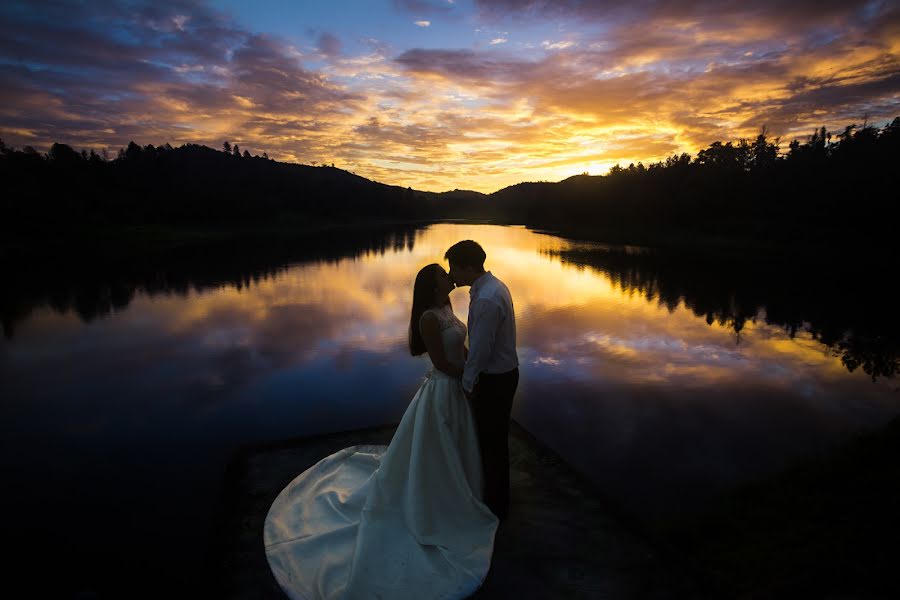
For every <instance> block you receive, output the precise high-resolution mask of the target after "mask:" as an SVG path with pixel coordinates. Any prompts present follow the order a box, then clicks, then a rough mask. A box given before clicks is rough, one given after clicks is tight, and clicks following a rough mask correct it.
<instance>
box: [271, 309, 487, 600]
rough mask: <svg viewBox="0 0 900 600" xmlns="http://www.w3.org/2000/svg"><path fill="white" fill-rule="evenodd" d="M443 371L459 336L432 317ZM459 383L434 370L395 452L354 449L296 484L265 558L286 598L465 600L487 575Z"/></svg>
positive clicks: (281, 501)
mask: <svg viewBox="0 0 900 600" xmlns="http://www.w3.org/2000/svg"><path fill="white" fill-rule="evenodd" d="M434 312H435V314H436V315H437V316H438V320H439V321H440V323H441V336H442V339H443V343H444V350H445V352H446V354H447V357H448V359H449V360H450V361H451V362H452V363H454V364H457V365H459V366H462V365H463V363H464V354H463V345H464V340H465V336H466V326H465V325H463V324H462V323H461V322H460V321H459V319H457V318H456V317H455V316H454V314H453V311H452V310H451V309H450V307H449V306H447V307H444V308H442V309H437V310H435V311H434ZM481 482H482V471H481V457H480V454H479V450H478V442H477V438H476V434H475V422H474V421H473V418H472V414H471V412H470V410H469V405H468V402H467V401H466V398H465V396H464V395H463V391H462V386H461V384H460V380H459V379H457V378H453V377H450V376H448V375H446V374H444V373H442V372H440V371H438V370H437V369H432V371H431V372H430V373H429V375H428V377H427V378H426V380H425V382H424V383H423V384H422V386H421V387H420V388H419V390H418V392H416V395H415V397H414V398H413V400H412V402H411V403H410V405H409V407H408V408H407V409H406V413H405V414H404V415H403V419H402V420H401V422H400V425H399V427H398V428H397V431H396V433H394V437H393V439H392V440H391V444H390V446H353V447H350V448H345V449H344V450H341V451H339V452H336V453H335V454H332V455H331V456H328V457H327V458H324V459H322V460H321V461H319V462H318V463H317V464H315V465H314V466H313V467H311V468H310V469H308V470H307V471H305V472H304V473H302V474H301V475H299V476H298V477H297V478H296V479H294V480H293V481H292V482H291V483H290V484H289V485H288V486H287V487H286V488H285V489H284V490H282V492H281V494H279V496H278V497H277V498H276V499H275V502H273V503H272V506H271V508H270V509H269V513H268V515H267V516H266V522H265V530H264V540H265V549H266V557H267V558H268V561H269V566H270V567H271V568H272V573H273V574H274V575H275V579H276V580H277V581H278V583H279V585H281V587H282V589H283V590H284V591H285V592H286V593H287V595H288V596H289V597H290V598H293V599H303V600H313V599H319V598H322V599H325V598H327V599H337V598H341V599H350V598H353V599H356V598H367V599H368V598H384V599H387V598H398V599H399V598H403V599H407V598H415V599H426V598H465V597H467V596H469V595H470V594H472V593H473V592H475V591H476V590H477V589H478V587H479V586H480V585H481V583H482V582H483V581H484V578H485V576H486V575H487V572H488V568H489V567H490V562H491V553H492V551H493V545H494V533H495V532H496V529H497V518H496V517H495V516H494V515H493V513H491V511H490V510H489V509H488V508H487V506H486V505H485V504H483V503H482V502H481V499H480V497H481Z"/></svg>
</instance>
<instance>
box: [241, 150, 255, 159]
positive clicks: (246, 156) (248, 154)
mask: <svg viewBox="0 0 900 600" xmlns="http://www.w3.org/2000/svg"><path fill="white" fill-rule="evenodd" d="M243 156H244V158H253V157H252V156H250V153H249V152H248V151H246V150H244V154H243Z"/></svg>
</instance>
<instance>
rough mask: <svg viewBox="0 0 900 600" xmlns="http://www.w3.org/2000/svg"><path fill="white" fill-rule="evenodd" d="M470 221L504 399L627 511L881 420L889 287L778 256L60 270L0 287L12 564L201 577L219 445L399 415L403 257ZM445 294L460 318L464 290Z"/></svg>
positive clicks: (364, 246) (492, 248) (404, 243)
mask: <svg viewBox="0 0 900 600" xmlns="http://www.w3.org/2000/svg"><path fill="white" fill-rule="evenodd" d="M467 238H471V239H476V240H478V241H480V242H481V243H482V245H483V246H484V247H485V250H486V251H487V254H488V262H487V264H486V266H487V268H489V269H490V270H492V271H493V272H494V273H495V274H496V275H498V276H499V277H501V278H502V279H503V280H504V281H506V283H507V284H508V285H509V287H510V289H511V291H512V293H513V296H514V301H515V305H516V312H517V320H518V326H519V342H518V346H519V357H520V360H521V363H522V366H521V380H520V386H519V392H518V394H517V398H516V404H515V407H514V417H515V418H516V419H517V420H518V421H519V422H520V423H521V424H522V425H523V426H524V427H525V428H526V429H528V430H529V431H531V432H532V433H533V434H534V435H535V436H536V437H538V438H539V439H541V440H542V441H544V442H545V443H546V444H547V445H549V446H551V447H552V448H554V449H556V450H557V451H558V452H560V453H561V454H562V455H563V456H564V457H565V458H567V459H568V460H569V461H571V462H572V463H573V464H574V465H575V466H576V467H577V468H579V469H580V470H582V471H583V472H585V473H586V474H587V475H588V476H589V477H590V478H591V479H592V480H593V481H594V482H595V483H596V485H597V487H598V488H599V489H601V490H602V491H604V493H606V494H607V495H608V496H609V497H610V498H612V499H614V500H615V501H616V502H618V503H621V504H622V505H624V506H625V507H627V509H628V510H630V511H632V512H633V513H635V514H636V515H638V516H640V517H642V518H654V517H656V516H659V515H665V514H667V513H680V512H684V511H690V510H695V509H698V508H702V506H703V505H704V503H705V502H706V501H708V500H709V499H711V498H713V497H715V495H716V494H717V493H719V492H721V491H723V490H727V489H729V488H730V487H733V486H734V485H735V484H738V483H740V482H743V481H747V480H750V479H753V478H756V477H760V476H763V475H766V474H769V473H772V472H774V471H777V470H778V469H781V468H783V467H785V466H788V465H790V464H792V463H793V462H796V461H797V460H799V459H801V458H802V457H805V456H809V455H813V454H816V453H818V452H821V451H823V450H825V449H828V448H830V447H833V446H834V445H835V444H837V443H839V442H840V441H841V440H844V439H846V438H847V437H848V436H850V435H851V434H852V433H854V432H858V431H865V430H867V429H871V428H874V427H877V426H879V425H882V424H884V423H885V422H887V421H888V420H889V419H890V418H891V417H893V416H894V415H896V414H898V413H900V392H898V391H897V387H898V382H897V378H896V377H892V375H893V374H894V373H895V372H896V368H897V356H898V353H897V347H898V346H897V339H898V338H897V337H896V335H895V334H896V331H892V330H891V328H890V327H889V326H888V323H894V322H895V321H896V319H895V318H894V317H893V316H892V315H891V314H890V310H893V309H888V308H886V307H889V306H890V305H891V303H890V301H889V298H886V297H884V295H883V294H877V293H875V292H871V293H870V292H869V291H867V290H866V289H863V288H861V287H860V286H859V285H857V284H853V285H851V284H849V283H846V282H843V283H842V282H841V281H834V280H833V274H830V275H822V274H818V273H815V272H811V271H809V270H802V271H798V270H796V269H785V268H784V265H779V264H777V261H776V262H774V263H765V262H760V261H758V260H754V261H740V260H738V261H734V260H729V261H727V262H716V261H715V260H710V261H709V262H705V263H703V264H697V263H696V262H695V261H693V260H688V259H682V258H679V257H674V256H668V255H663V254H660V253H653V252H648V251H645V250H641V249H635V248H621V247H606V246H603V245H598V244H588V243H581V242H578V243H576V242H571V241H567V240H564V239H561V238H558V237H554V236H552V235H544V234H539V233H535V232H532V231H529V230H526V229H523V228H516V227H500V226H491V225H465V224H440V225H434V226H430V227H423V228H412V227H407V228H402V229H395V230H385V231H381V230H378V231H367V232H357V233H353V234H351V233H346V232H345V233H341V234H334V235H329V236H325V237H321V238H318V239H314V238H312V239H308V240H307V241H305V242H304V243H293V244H290V245H288V246H285V245H277V246H276V245H273V246H272V247H263V246H260V247H253V248H247V247H234V246H226V247H222V248H217V249H215V250H214V251H208V250H207V251H203V252H188V251H184V252H182V253H178V252H175V253H173V255H172V256H169V257H167V258H165V259H158V260H153V261H150V260H146V261H130V262H129V263H128V264H116V263H115V261H112V262H110V263H109V264H108V265H98V264H92V265H90V266H88V265H81V266H80V267H79V268H73V267H72V266H71V265H68V266H66V267H65V269H64V270H49V271H46V272H41V273H31V274H30V275H29V276H27V277H25V276H22V277H19V278H18V279H14V280H13V283H14V284H15V285H14V286H12V288H8V289H7V290H6V291H4V292H3V294H4V297H3V301H2V305H0V313H2V314H0V316H2V320H3V328H4V333H5V335H4V337H3V339H2V340H0V396H2V403H0V432H2V441H0V444H2V446H0V465H2V472H3V480H4V486H3V490H4V491H3V493H2V509H3V514H4V515H7V520H6V521H7V522H6V523H5V524H4V529H5V538H6V539H7V540H8V547H11V548H14V550H13V552H14V553H15V555H16V559H15V560H14V562H13V563H12V564H13V567H14V568H13V569H12V570H11V572H13V573H20V574H25V573H28V575H29V577H33V575H34V574H38V578H37V579H34V578H32V579H31V580H30V581H31V584H32V585H34V586H37V589H40V588H41V587H42V586H45V585H52V586H54V587H61V588H62V589H64V590H67V591H79V590H82V591H92V590H93V591H97V592H99V593H100V594H101V595H123V594H124V596H123V597H125V596H130V595H136V594H140V593H143V592H148V591H149V590H166V589H168V590H173V591H174V590H182V591H183V590H186V589H203V588H204V587H205V584H204V580H205V579H208V578H210V577H214V576H215V567H214V566H210V564H209V563H210V561H211V560H214V559H215V548H216V544H217V541H216V534H217V526H216V524H217V522H218V521H217V520H218V519H219V517H220V511H221V494H222V486H223V479H224V475H225V469H226V466H227V464H228V461H229V458H230V457H231V456H232V455H233V454H234V452H235V451H236V450H237V449H238V448H240V447H242V446H246V445H248V444H255V443H260V442H269V441H277V440H280V439H286V438H293V437H297V436H301V435H306V434H316V433H325V432H331V431H343V430H349V429H354V428H360V427H366V426H371V425H377V424H383V423H389V422H394V421H397V420H398V419H399V417H400V416H401V415H402V413H403V410H404V409H405V407H406V405H407V403H408V402H409V400H410V399H411V398H412V395H413V393H414V392H415V390H416V388H417V387H418V385H419V383H420V382H421V379H422V376H423V374H424V373H425V371H426V369H427V365H426V364H425V361H424V360H423V359H421V358H413V357H410V356H409V355H408V352H407V349H406V331H407V325H408V318H409V304H410V301H411V290H412V283H413V280H414V278H415V275H416V272H417V271H418V269H419V268H420V267H422V266H424V265H425V264H428V263H430V262H442V263H443V260H442V256H443V253H444V251H445V250H446V248H448V247H449V246H450V245H452V244H453V243H454V242H456V241H458V240H460V239H467ZM870 284H871V285H875V284H877V282H875V283H871V282H870ZM867 294H870V295H869V296H867ZM451 299H452V301H453V304H454V310H455V311H456V313H457V314H458V315H459V316H460V317H461V318H462V319H463V320H465V315H466V310H467V307H468V293H467V291H466V290H465V289H464V290H457V291H455V292H453V293H452V294H451ZM15 549H17V550H15ZM42 575H45V576H46V577H45V578H43V579H42V578H41V576H42Z"/></svg>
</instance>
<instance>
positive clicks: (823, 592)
mask: <svg viewBox="0 0 900 600" xmlns="http://www.w3.org/2000/svg"><path fill="white" fill-rule="evenodd" d="M898 509H900V417H898V418H895V419H894V420H893V421H892V422H891V423H890V424H889V425H888V426H887V427H885V428H884V429H882V430H880V431H877V432H874V433H870V434H866V435H860V436H857V437H856V438H854V439H852V440H851V441H850V442H848V443H847V444H845V445H843V446H841V447H839V448H838V449H836V450H834V451H833V452H830V453H828V454H826V455H824V456H821V457H819V458H816V459H814V460H810V461H808V462H805V463H803V464H801V465H799V466H797V467H795V468H793V469H791V470H789V471H787V472H785V473H782V474H780V475H779V476H777V477H773V478H771V479H768V480H765V481H761V482H758V483H756V484H754V485H751V486H747V487H745V488H742V489H740V490H738V491H737V492H735V493H733V494H730V495H729V496H728V497H726V498H724V499H723V500H722V501H721V502H720V503H719V504H717V505H716V507H715V508H713V509H712V510H710V511H707V512H705V513H704V514H702V515H700V516H697V517H693V518H691V519H688V520H682V521H676V522H670V523H667V524H665V525H663V526H662V527H661V528H660V529H661V535H662V537H663V538H664V539H665V540H666V541H667V543H669V544H671V546H672V547H673V548H675V549H677V550H678V552H679V555H680V556H681V558H682V560H683V561H684V564H685V566H686V567H687V568H688V569H689V570H690V571H692V574H693V577H694V579H695V580H696V581H697V582H698V583H700V584H701V585H702V587H703V588H704V590H705V593H704V595H705V596H706V597H709V598H717V599H719V598H722V599H724V598H792V599H793V598H854V599H856V598H866V599H869V598H872V599H878V598H885V599H886V598H898V597H900V578H898V577H897V570H896V569H897V565H900V546H898V541H897V540H898V536H900V511H898Z"/></svg>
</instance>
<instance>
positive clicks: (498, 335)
mask: <svg viewBox="0 0 900 600" xmlns="http://www.w3.org/2000/svg"><path fill="white" fill-rule="evenodd" d="M469 298H470V300H469V319H468V321H469V356H468V358H467V359H466V368H465V370H464V371H463V377H462V386H463V389H464V390H465V391H466V392H467V393H471V392H472V390H473V389H474V388H475V384H476V383H478V375H479V374H481V373H491V374H498V373H506V372H508V371H512V370H513V369H515V368H516V367H518V366H519V357H518V355H516V314H515V311H514V310H513V301H512V296H511V295H510V293H509V288H507V287H506V284H505V283H503V282H502V281H500V280H499V279H497V278H496V277H494V276H493V275H492V274H491V272H490V271H487V272H485V273H484V275H482V276H480V277H479V278H478V279H476V280H475V281H474V282H473V283H472V287H471V288H470V289H469Z"/></svg>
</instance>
